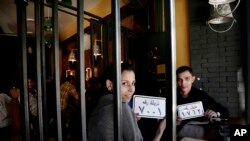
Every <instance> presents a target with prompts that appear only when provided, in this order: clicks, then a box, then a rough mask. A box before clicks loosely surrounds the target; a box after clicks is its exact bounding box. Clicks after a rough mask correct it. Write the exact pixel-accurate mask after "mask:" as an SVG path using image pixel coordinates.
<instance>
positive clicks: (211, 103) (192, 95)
mask: <svg viewBox="0 0 250 141" xmlns="http://www.w3.org/2000/svg"><path fill="white" fill-rule="evenodd" d="M196 101H202V104H203V108H204V112H205V111H206V110H208V109H210V110H213V111H215V112H220V115H221V118H228V117H229V112H228V110H227V109H226V108H225V107H224V106H222V105H221V104H219V103H218V102H216V101H215V100H214V99H213V98H212V97H211V96H209V95H208V94H207V93H206V92H205V91H202V90H199V89H197V88H195V87H192V88H191V91H190V92H189V95H188V97H186V98H183V97H182V95H181V93H180V89H179V88H177V105H180V104H186V103H191V102H196ZM196 119H197V120H201V119H204V118H196ZM192 120H193V119H192Z"/></svg>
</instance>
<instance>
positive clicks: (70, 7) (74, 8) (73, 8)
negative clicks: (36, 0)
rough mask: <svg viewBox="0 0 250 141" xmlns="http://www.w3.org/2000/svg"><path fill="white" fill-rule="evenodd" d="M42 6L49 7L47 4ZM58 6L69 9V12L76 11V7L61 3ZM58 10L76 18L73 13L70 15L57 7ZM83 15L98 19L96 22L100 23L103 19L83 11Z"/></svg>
mask: <svg viewBox="0 0 250 141" xmlns="http://www.w3.org/2000/svg"><path fill="white" fill-rule="evenodd" d="M44 5H45V6H47V7H51V6H50V5H49V4H44ZM58 5H60V6H63V7H65V8H68V9H71V10H74V11H77V8H76V7H73V6H68V5H66V4H63V3H61V2H59V3H58ZM58 10H59V11H61V12H64V13H67V14H70V15H72V16H77V14H74V13H71V12H69V11H66V10H64V9H62V8H60V7H58ZM83 13H84V14H86V15H88V16H90V17H93V18H95V19H98V20H102V21H103V18H102V17H99V16H97V15H94V14H92V13H89V12H87V11H83Z"/></svg>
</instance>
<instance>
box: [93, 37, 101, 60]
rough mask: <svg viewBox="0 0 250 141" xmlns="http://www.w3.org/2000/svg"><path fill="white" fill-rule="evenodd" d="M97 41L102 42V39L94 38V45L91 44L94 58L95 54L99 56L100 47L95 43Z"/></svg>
mask: <svg viewBox="0 0 250 141" xmlns="http://www.w3.org/2000/svg"><path fill="white" fill-rule="evenodd" d="M97 42H102V40H95V41H94V45H93V54H94V56H95V59H97V56H101V55H102V54H101V48H100V46H99V45H98V44H97Z"/></svg>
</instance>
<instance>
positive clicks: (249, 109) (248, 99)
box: [245, 1, 250, 124]
mask: <svg viewBox="0 0 250 141" xmlns="http://www.w3.org/2000/svg"><path fill="white" fill-rule="evenodd" d="M249 6H250V1H245V9H246V11H245V12H246V13H245V15H246V23H245V24H246V25H248V26H246V35H247V36H245V41H246V45H247V49H246V53H245V54H246V60H249V59H250V41H249V40H248V39H249V37H250V34H249V33H250V28H249V24H248V23H249V22H250V9H249V8H248V7H249ZM245 65H246V71H245V76H246V77H245V81H246V87H245V89H246V92H245V103H246V105H245V113H246V122H247V124H250V93H249V92H250V62H249V61H246V63H245Z"/></svg>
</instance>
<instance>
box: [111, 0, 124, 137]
mask: <svg viewBox="0 0 250 141" xmlns="http://www.w3.org/2000/svg"><path fill="white" fill-rule="evenodd" d="M111 7H112V12H111V14H112V29H114V31H113V42H112V47H113V64H114V66H115V67H114V68H113V69H114V78H116V79H114V92H115V93H116V94H114V126H115V127H114V139H115V140H116V141H122V125H121V123H122V121H121V118H122V107H121V83H120V82H121V29H120V26H121V23H120V1H118V0H112V1H111ZM115 116H116V117H115Z"/></svg>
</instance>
